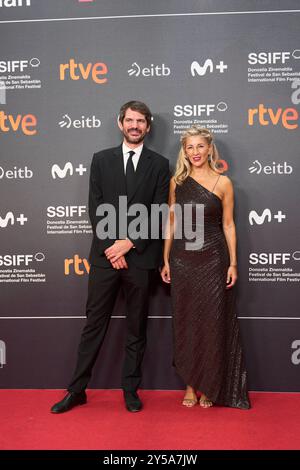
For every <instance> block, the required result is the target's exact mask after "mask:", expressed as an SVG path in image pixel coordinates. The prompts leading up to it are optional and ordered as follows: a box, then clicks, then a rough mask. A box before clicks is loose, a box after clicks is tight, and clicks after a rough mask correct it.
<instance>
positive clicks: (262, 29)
mask: <svg viewBox="0 0 300 470" xmlns="http://www.w3.org/2000/svg"><path fill="white" fill-rule="evenodd" d="M157 3H159V5H157ZM189 4H190V5H189ZM238 4H240V6H238ZM297 6H298V7H299V2H298V1H284V2H283V1H272V2H271V1H263V2H253V1H243V2H236V1H229V0H226V1H222V2H221V1H210V2H201V1H199V2H197V1H193V2H185V5H184V6H183V5H182V2H179V1H166V0H164V1H162V2H143V1H142V2H141V1H127V0H125V1H124V0H123V1H121V0H118V1H115V2H104V1H99V0H94V1H92V0H90V1H88V0H85V1H83V0H81V1H80V0H66V1H58V0H51V2H50V1H47V0H27V1H26V0H23V1H22V0H0V35H1V41H0V139H1V145H0V191H1V193H0V194H1V196H0V292H1V302H0V309H1V317H0V384H1V387H3V388H19V387H20V388H43V387H47V388H63V387H65V386H66V384H67V383H68V380H69V378H70V375H71V373H72V371H73V367H74V361H75V357H76V349H77V344H78V341H79V337H80V332H81V329H82V327H83V325H84V319H85V317H84V315H85V302H86V293H87V278H88V271H89V264H88V253H89V248H90V243H91V226H90V222H89V218H88V209H87V199H88V180H89V169H90V163H91V158H92V155H93V153H94V152H95V151H98V150H101V149H104V148H107V147H112V146H116V145H118V144H119V143H120V142H121V138H122V136H121V134H120V132H119V130H118V128H117V115H118V111H119V108H120V106H121V105H122V104H123V103H125V102H126V101H129V100H132V99H138V100H141V101H144V102H146V103H147V104H148V105H149V107H150V108H151V110H152V112H153V115H154V120H153V126H152V132H151V135H149V137H148V140H147V145H148V146H149V147H150V148H153V149H154V150H156V151H157V152H159V153H161V154H163V155H165V156H166V157H168V158H169V160H170V163H171V166H172V168H173V169H174V165H175V162H176V158H177V153H178V150H179V139H180V134H181V133H182V132H183V131H184V130H185V129H187V128H188V127H190V126H191V125H193V124H197V125H200V126H203V127H207V128H208V129H210V130H211V131H213V133H214V136H215V142H216V145H217V147H218V149H219V152H220V154H221V159H222V167H223V170H224V171H225V174H227V175H228V176H229V177H230V178H231V179H232V181H233V183H234V187H235V196H236V224H237V232H238V255H239V258H238V259H239V281H238V286H237V287H236V289H237V315H238V317H239V321H240V326H241V331H242V337H243V344H244V349H245V356H246V363H247V369H248V372H249V385H250V389H251V390H273V391H300V380H299V372H300V311H299V292H300V289H299V287H300V283H299V281H300V237H299V229H300V222H299V207H298V206H299V174H300V168H299V156H300V154H299V148H300V145H299V144H300V138H299V124H300V117H299V112H300V107H299V104H300V39H299V38H300V10H299V9H298V10H297ZM171 315H172V313H171V308H170V294H169V290H168V286H164V285H162V282H161V281H160V278H159V276H158V275H157V277H156V278H155V279H154V282H153V286H152V291H151V308H150V313H149V321H148V346H147V353H146V357H145V361H144V378H143V384H142V386H143V387H144V388H150V389H152V388H154V389H177V388H182V387H183V384H182V383H181V381H180V380H179V378H178V377H177V376H176V374H175V372H174V370H173V368H172V318H171ZM125 331H126V319H125V315H124V299H123V298H122V295H121V294H120V296H119V298H118V299H116V306H115V310H114V312H113V315H112V320H111V323H110V327H109V331H108V334H107V337H106V340H105V344H104V347H103V350H102V351H101V354H100V356H99V358H98V362H97V364H96V367H95V370H94V375H93V379H92V382H91V387H94V388H119V387H120V376H121V364H122V357H123V349H124V347H123V346H124V338H125Z"/></svg>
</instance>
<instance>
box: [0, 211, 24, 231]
mask: <svg viewBox="0 0 300 470" xmlns="http://www.w3.org/2000/svg"><path fill="white" fill-rule="evenodd" d="M27 221H28V219H27V217H25V216H24V214H20V215H19V217H15V215H14V213H13V212H7V213H6V215H5V217H4V218H2V217H1V216H0V228H6V227H7V226H8V225H15V222H17V223H19V224H20V225H24V224H25V222H27Z"/></svg>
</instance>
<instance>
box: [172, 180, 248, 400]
mask: <svg viewBox="0 0 300 470" xmlns="http://www.w3.org/2000/svg"><path fill="white" fill-rule="evenodd" d="M175 194H176V203H177V204H180V205H181V206H182V205H183V204H192V205H193V211H194V208H195V205H196V204H203V205H204V244H203V247H202V248H201V249H200V250H197V251H187V250H186V249H185V243H186V241H191V240H186V239H185V238H183V239H181V240H180V239H177V240H176V239H174V240H173V243H172V249H171V253H170V269H171V295H172V305H173V332H174V365H175V368H176V371H177V373H178V374H179V376H180V377H181V378H182V379H183V381H184V383H185V384H186V385H190V386H192V387H193V388H194V389H196V390H199V391H201V392H202V393H204V394H205V395H206V396H207V397H208V398H209V399H210V400H212V401H213V403H215V404H218V405H222V406H230V407H235V408H243V409H248V408H250V404H249V398H248V393H247V384H246V371H245V368H244V363H243V355H242V349H241V343H240V333H239V325H238V320H237V317H236V315H235V311H234V288H231V289H228V290H226V275H227V269H228V266H229V254H228V248H227V243H226V239H225V236H224V233H223V229H222V211H223V208H222V202H221V199H220V198H219V197H218V196H217V195H216V194H214V193H213V192H211V191H209V190H208V189H206V188H204V187H203V186H202V185H200V184H199V183H197V181H196V180H194V179H193V178H191V177H190V176H189V177H187V179H186V180H185V181H184V182H183V184H182V185H180V186H179V185H177V186H176V192H175ZM194 222H195V220H194ZM194 228H195V226H194Z"/></svg>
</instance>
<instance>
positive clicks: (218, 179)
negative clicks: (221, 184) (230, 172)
mask: <svg viewBox="0 0 300 470" xmlns="http://www.w3.org/2000/svg"><path fill="white" fill-rule="evenodd" d="M220 176H221V175H219V176H218V178H217V181H216V182H215V184H214V187H213V188H212V190H211V192H212V193H213V192H214V190H215V187H216V186H217V184H218V181H219V179H220Z"/></svg>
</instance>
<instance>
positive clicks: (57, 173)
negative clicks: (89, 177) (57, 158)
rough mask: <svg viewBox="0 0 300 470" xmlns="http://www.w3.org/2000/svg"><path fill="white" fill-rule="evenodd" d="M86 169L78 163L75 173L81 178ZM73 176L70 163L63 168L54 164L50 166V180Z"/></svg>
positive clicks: (72, 168)
mask: <svg viewBox="0 0 300 470" xmlns="http://www.w3.org/2000/svg"><path fill="white" fill-rule="evenodd" d="M86 170H87V169H86V167H85V166H83V165H82V163H80V164H79V165H78V166H77V167H75V171H76V172H77V173H78V174H79V175H80V176H82V175H83V174H84V173H85V172H86ZM73 174H74V167H73V164H72V163H71V162H67V163H66V164H65V166H64V167H63V168H61V167H60V166H59V165H57V164H56V163H55V164H54V165H52V168H51V175H52V178H53V179H54V180H55V179H56V177H58V178H60V179H63V178H66V176H67V175H70V176H73Z"/></svg>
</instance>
